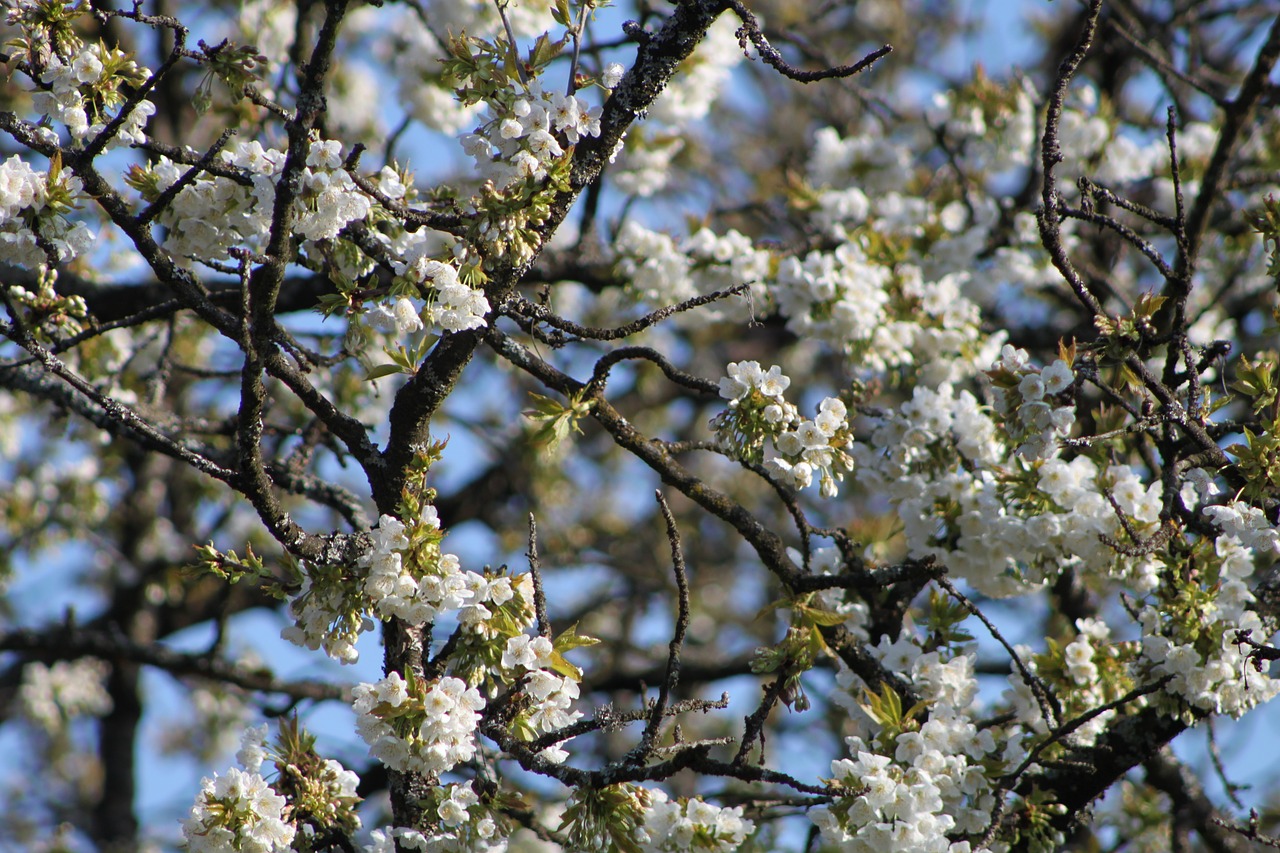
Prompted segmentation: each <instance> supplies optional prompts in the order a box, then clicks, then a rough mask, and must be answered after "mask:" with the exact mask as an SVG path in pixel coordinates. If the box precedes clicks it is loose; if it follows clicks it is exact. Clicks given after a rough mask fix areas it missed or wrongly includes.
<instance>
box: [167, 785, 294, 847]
mask: <svg viewBox="0 0 1280 853" xmlns="http://www.w3.org/2000/svg"><path fill="white" fill-rule="evenodd" d="M286 806H287V802H286V801H285V798H284V797H282V796H280V795H279V794H277V793H276V792H275V791H274V790H273V789H272V788H271V786H270V785H268V784H267V780H266V779H264V778H262V776H261V775H259V774H258V773H254V772H249V771H245V770H241V769H239V768H237V767H232V768H231V769H229V770H228V771H227V772H226V773H223V774H217V773H215V774H214V775H213V778H212V779H209V778H205V779H204V780H202V781H201V784H200V794H199V795H198V796H197V798H196V802H195V805H193V806H192V807H191V814H190V815H189V816H188V817H187V819H186V820H185V821H183V824H182V834H183V836H184V837H185V838H186V843H187V849H189V850H191V851H193V853H230V852H231V851H241V853H274V851H283V850H288V849H290V847H291V845H292V844H293V839H294V836H295V834H296V830H295V828H294V827H293V825H292V824H290V823H289V822H288V821H286V820H285V818H284V814H285V808H286Z"/></svg>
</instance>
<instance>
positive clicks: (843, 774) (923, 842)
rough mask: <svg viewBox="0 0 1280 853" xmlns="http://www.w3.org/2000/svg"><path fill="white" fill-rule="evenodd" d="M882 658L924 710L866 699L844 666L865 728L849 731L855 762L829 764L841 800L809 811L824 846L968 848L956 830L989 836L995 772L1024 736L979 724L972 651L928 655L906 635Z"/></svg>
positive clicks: (845, 698) (846, 685)
mask: <svg viewBox="0 0 1280 853" xmlns="http://www.w3.org/2000/svg"><path fill="white" fill-rule="evenodd" d="M877 653H878V655H879V656H880V657H881V658H882V659H883V661H884V662H885V664H886V666H889V667H890V668H892V669H893V670H894V671H899V672H902V673H903V675H904V676H906V677H907V678H908V680H909V681H910V683H911V684H912V686H913V688H914V689H915V691H916V692H917V693H918V695H919V696H920V699H921V701H922V703H924V704H925V705H927V707H928V719H927V720H925V721H924V722H921V721H920V720H919V719H917V717H916V715H917V714H918V712H919V708H916V709H912V710H908V711H905V712H904V711H903V710H902V709H901V708H895V707H893V706H892V705H891V704H888V703H885V702H883V701H877V700H876V699H874V698H870V699H861V700H860V699H858V698H856V697H857V691H858V690H859V689H861V690H862V691H863V696H864V697H869V696H871V694H869V692H868V691H866V689H865V685H863V684H862V681H861V679H859V678H858V677H857V676H855V675H853V674H852V672H850V671H849V670H848V669H846V668H844V667H841V668H840V670H839V671H838V674H837V683H838V684H839V685H840V686H841V687H842V688H843V689H842V690H841V691H839V692H838V693H837V694H836V695H835V697H834V698H835V699H836V701H837V702H840V703H841V704H844V705H845V706H846V707H848V708H849V709H850V711H851V713H852V716H853V720H854V722H855V723H857V724H858V725H859V726H860V728H861V734H859V735H854V736H851V737H848V738H847V739H846V745H847V747H848V754H849V757H848V758H840V759H836V760H834V761H833V762H832V764H831V776H832V782H833V783H834V784H835V785H837V786H838V788H839V789H842V790H843V793H842V794H841V795H840V796H838V797H837V798H836V800H835V802H834V803H832V804H831V805H830V806H822V807H819V808H815V809H811V810H810V811H809V819H810V820H811V821H813V823H814V825H815V826H817V828H818V830H819V832H820V833H821V835H822V839H823V841H824V842H825V843H826V844H829V845H832V847H833V848H834V849H837V850H842V851H859V853H863V851H865V853H870V851H876V850H885V849H893V850H904V851H920V853H968V850H969V849H970V847H969V843H968V842H964V841H961V842H951V841H949V840H948V835H951V836H955V835H965V834H981V833H982V832H983V830H985V828H986V825H987V823H988V821H989V820H990V814H991V809H992V808H993V806H994V804H995V794H994V786H993V784H992V782H991V777H990V776H989V775H988V772H987V771H988V768H989V767H990V768H994V769H995V770H996V771H997V772H998V771H999V769H1000V768H1002V767H1008V766H1010V764H1011V762H1012V761H1014V760H1016V759H1017V758H1018V757H1020V755H1021V752H1020V748H1019V747H1018V745H1017V740H1016V739H1014V740H1010V741H1008V742H1006V743H1005V744H1001V743H1000V742H999V740H998V738H1004V737H1006V736H1007V734H1006V732H1005V731H1004V730H1003V729H1001V728H996V727H986V728H982V729H981V730H980V729H979V728H978V726H977V725H976V721H975V719H974V718H973V716H972V713H971V712H972V710H973V706H974V699H975V697H976V695H977V686H978V685H977V681H976V679H975V678H974V673H973V662H974V659H973V656H972V655H971V654H957V655H954V656H951V657H950V659H948V658H947V655H944V654H943V653H942V652H938V651H933V652H927V653H926V652H924V651H923V649H922V648H921V647H920V645H919V644H918V642H917V641H916V640H915V639H914V637H912V636H910V635H909V634H905V633H904V636H902V637H900V638H899V639H898V640H897V641H895V642H893V643H889V642H888V638H887V637H885V638H882V640H881V643H880V644H879V645H878V647H877Z"/></svg>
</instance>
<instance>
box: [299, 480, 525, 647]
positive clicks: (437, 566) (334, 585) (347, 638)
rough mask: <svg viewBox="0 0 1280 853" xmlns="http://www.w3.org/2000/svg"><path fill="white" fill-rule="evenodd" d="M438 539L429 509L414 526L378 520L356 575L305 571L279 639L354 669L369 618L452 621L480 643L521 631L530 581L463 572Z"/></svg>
mask: <svg viewBox="0 0 1280 853" xmlns="http://www.w3.org/2000/svg"><path fill="white" fill-rule="evenodd" d="M442 538H443V533H442V532H441V531H440V522H439V518H438V516H437V514H436V510H435V507H433V506H431V505H430V504H426V505H424V506H423V507H422V510H421V511H420V512H419V513H418V515H417V517H416V518H415V519H413V520H412V523H411V525H406V524H405V523H404V522H402V521H401V520H400V519H398V518H395V517H394V516H390V515H383V516H382V517H381V518H380V519H379V521H378V527H377V528H375V529H374V530H373V531H372V533H371V539H372V548H370V549H369V550H368V551H367V552H365V553H364V554H363V555H362V556H361V557H360V558H359V560H358V561H357V565H356V567H355V568H356V569H357V570H358V571H357V573H355V574H352V573H351V572H350V571H347V570H344V569H343V568H341V567H322V566H318V567H312V568H311V569H310V570H309V571H308V572H307V574H306V575H305V577H304V579H303V585H302V589H301V591H300V592H299V593H298V595H297V596H295V597H294V599H293V600H292V601H291V602H290V603H289V614H290V616H291V617H292V618H293V620H294V624H293V625H290V626H287V627H286V628H285V629H284V630H283V631H281V636H283V637H284V638H285V639H287V640H289V641H290V642H293V643H296V644H297V645H302V646H306V647H308V648H311V649H319V648H321V647H323V648H324V650H325V652H326V653H327V654H328V655H329V656H330V657H333V658H334V659H336V660H338V661H340V662H342V663H354V662H355V661H356V660H357V659H358V656H359V654H358V651H357V650H356V648H355V642H356V639H357V638H358V637H359V635H360V634H361V633H363V632H365V631H370V630H372V629H373V627H374V622H373V618H374V617H376V618H378V619H391V618H393V617H394V618H400V619H404V620H406V621H408V622H410V623H411V624H414V625H421V624H423V623H425V622H430V621H433V620H436V619H439V618H441V617H442V616H444V615H454V616H455V617H456V618H457V619H458V621H459V623H461V624H462V625H465V626H467V627H468V628H469V629H470V630H471V631H472V632H475V633H477V634H479V635H484V636H487V635H489V634H494V633H498V634H506V633H509V632H510V631H511V630H514V631H519V630H523V628H524V627H525V626H526V625H528V624H529V622H530V620H531V619H532V615H531V613H530V612H529V610H530V602H532V601H533V590H532V579H531V578H530V577H529V576H528V575H519V576H517V577H515V578H512V577H507V576H505V575H502V574H480V573H478V572H471V571H465V570H464V569H463V568H462V566H461V563H460V562H459V560H458V558H457V557H456V556H455V555H453V554H448V553H444V552H442V551H441V550H440V547H439V543H440V541H441V539H442ZM495 620H496V621H497V622H499V623H501V624H500V625H495V624H493V623H494V622H495ZM512 626H514V627H512Z"/></svg>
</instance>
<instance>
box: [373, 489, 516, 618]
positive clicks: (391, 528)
mask: <svg viewBox="0 0 1280 853" xmlns="http://www.w3.org/2000/svg"><path fill="white" fill-rule="evenodd" d="M428 509H429V512H427V513H425V514H424V517H423V519H422V520H421V525H422V526H423V527H426V528H427V529H429V530H436V531H438V530H439V528H440V522H439V519H438V517H437V516H436V513H435V507H428ZM405 531H406V526H405V524H404V523H403V522H401V521H400V520H399V519H397V518H394V517H392V516H389V515H384V516H382V517H381V518H380V519H379V520H378V528H377V530H375V531H374V533H373V548H372V549H371V550H369V551H368V552H366V553H365V554H364V556H362V557H361V558H360V562H359V565H360V566H361V567H363V568H365V569H367V570H368V574H367V575H366V576H365V581H364V593H365V595H366V596H368V598H369V600H370V601H371V602H373V612H374V613H375V614H376V615H378V616H379V617H381V618H383V619H390V618H392V617H395V618H398V619H403V620H405V621H406V622H408V623H410V624H412V625H422V624H424V623H426V622H431V621H433V620H435V619H436V618H437V617H438V616H439V615H440V614H442V613H446V612H451V611H460V613H459V620H460V621H461V622H463V623H464V624H473V623H478V622H483V621H484V620H485V619H487V618H488V617H489V616H490V615H492V614H491V611H490V609H489V607H487V606H486V605H492V606H493V607H500V606H502V605H503V604H506V603H507V602H508V601H511V599H512V598H513V597H514V596H515V595H516V591H515V589H514V588H513V586H512V582H511V579H510V578H507V577H498V578H493V579H489V578H486V577H485V576H484V575H482V574H478V573H476V572H468V571H463V569H462V564H461V563H460V562H459V561H458V558H457V557H456V556H454V555H453V554H445V553H440V552H439V549H438V548H436V549H432V550H431V551H430V552H428V559H427V560H426V561H422V562H425V563H426V564H425V565H424V564H422V562H420V563H419V564H418V565H413V566H406V565H405V552H407V551H408V550H409V547H410V541H409V537H408V535H407V534H406V532H405ZM433 557H434V558H435V559H434V564H432V562H433V561H432V559H431V558H433Z"/></svg>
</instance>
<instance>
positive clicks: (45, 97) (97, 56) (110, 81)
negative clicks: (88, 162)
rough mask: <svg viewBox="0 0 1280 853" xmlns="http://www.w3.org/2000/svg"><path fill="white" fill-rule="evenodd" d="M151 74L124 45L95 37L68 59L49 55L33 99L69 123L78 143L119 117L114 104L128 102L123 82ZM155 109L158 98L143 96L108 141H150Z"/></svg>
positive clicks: (109, 144) (37, 105)
mask: <svg viewBox="0 0 1280 853" xmlns="http://www.w3.org/2000/svg"><path fill="white" fill-rule="evenodd" d="M150 75H151V72H150V71H149V70H148V69H146V68H141V67H139V66H138V65H137V64H136V63H135V62H134V61H133V60H131V59H129V58H128V57H127V56H126V55H125V54H124V53H123V52H122V51H120V50H119V49H116V48H106V47H103V45H102V44H100V43H97V42H94V43H91V44H88V45H83V46H81V47H80V48H79V49H78V50H77V51H76V53H75V56H74V58H72V59H71V60H70V61H69V62H64V61H63V59H62V58H61V57H60V56H58V54H56V53H53V54H50V55H49V57H48V61H47V62H46V63H45V65H44V68H43V70H42V71H41V73H40V83H41V84H42V85H41V86H40V87H38V88H37V89H36V90H35V92H34V93H33V94H32V105H33V106H34V107H35V109H36V111H37V112H41V113H44V114H45V115H47V116H48V117H49V118H50V119H52V120H53V121H56V122H60V123H61V124H63V125H65V126H66V128H67V131H68V132H69V133H70V134H71V139H72V141H73V142H74V143H83V142H84V141H85V140H88V139H91V138H93V137H96V136H98V134H100V133H102V132H103V131H104V130H105V129H106V125H107V122H108V121H110V120H111V119H112V118H114V116H112V115H111V113H110V110H111V108H113V107H116V106H119V105H121V104H123V103H124V102H125V98H124V95H123V93H122V92H121V91H120V85H121V83H126V82H128V83H135V84H136V83H138V82H141V81H142V80H145V79H146V78H147V77H149V76H150ZM155 111H156V107H155V104H153V103H151V102H150V101H147V100H142V101H139V102H138V103H137V104H136V105H134V106H133V107H132V109H130V111H129V114H128V115H127V116H126V117H125V119H124V121H123V122H121V123H120V125H119V126H118V127H117V128H116V129H115V133H114V134H113V135H112V136H111V137H110V138H109V139H107V140H106V147H107V148H114V147H118V146H123V145H133V144H139V143H142V142H145V141H146V138H147V137H146V133H145V127H146V124H147V119H149V118H150V117H151V116H152V115H154V114H155Z"/></svg>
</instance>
